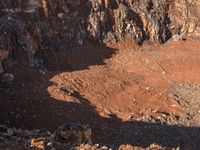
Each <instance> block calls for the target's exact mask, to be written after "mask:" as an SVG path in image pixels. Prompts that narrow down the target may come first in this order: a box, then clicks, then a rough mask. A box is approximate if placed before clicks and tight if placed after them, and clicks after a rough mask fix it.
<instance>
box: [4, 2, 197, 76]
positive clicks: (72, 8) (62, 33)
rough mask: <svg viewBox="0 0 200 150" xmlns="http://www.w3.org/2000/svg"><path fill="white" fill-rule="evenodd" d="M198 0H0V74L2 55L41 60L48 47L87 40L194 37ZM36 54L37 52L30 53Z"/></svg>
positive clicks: (54, 48)
mask: <svg viewBox="0 0 200 150" xmlns="http://www.w3.org/2000/svg"><path fill="white" fill-rule="evenodd" d="M199 16H200V0H195V1H194V0H18V1H16V0H1V2H0V29H1V30H0V73H1V72H3V70H5V69H6V68H9V67H7V66H8V65H5V63H4V62H3V61H4V60H5V59H6V60H7V59H8V56H12V57H13V56H17V55H19V54H21V53H25V54H26V55H27V59H28V60H29V63H30V65H31V66H40V65H41V64H45V59H44V57H45V54H46V53H47V52H48V51H57V50H66V49H69V48H73V49H74V48H79V47H81V46H82V45H84V44H85V43H87V41H88V40H92V41H95V42H98V43H101V44H105V45H107V44H113V43H117V42H119V41H123V40H125V39H131V40H133V41H135V42H136V43H137V44H142V43H143V42H144V41H152V42H155V43H165V42H166V41H168V40H169V39H174V40H177V39H183V38H184V39H185V38H187V37H199V36H200V17H199ZM36 56H37V57H36Z"/></svg>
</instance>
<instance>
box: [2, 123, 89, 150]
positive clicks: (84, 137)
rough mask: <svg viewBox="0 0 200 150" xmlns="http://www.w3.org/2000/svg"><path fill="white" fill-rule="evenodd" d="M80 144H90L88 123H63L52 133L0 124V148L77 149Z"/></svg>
mask: <svg viewBox="0 0 200 150" xmlns="http://www.w3.org/2000/svg"><path fill="white" fill-rule="evenodd" d="M81 144H84V145H85V144H90V145H92V140H91V129H90V128H89V126H88V125H79V124H65V125H63V126H60V127H59V128H58V129H57V130H56V131H55V132H54V133H51V132H49V131H47V130H38V129H36V130H22V129H16V128H9V127H7V126H5V125H1V126H0V149H4V148H5V149H8V148H11V149H18V150H19V149H37V150H46V149H51V150H54V149H77V147H78V146H80V145H81Z"/></svg>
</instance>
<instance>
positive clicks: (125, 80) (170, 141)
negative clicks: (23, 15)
mask: <svg viewBox="0 0 200 150" xmlns="http://www.w3.org/2000/svg"><path fill="white" fill-rule="evenodd" d="M199 47H200V42H199V41H197V40H187V41H179V42H174V43H172V44H169V45H168V44H166V45H162V46H155V45H154V46H152V45H149V44H145V45H144V46H135V45H132V44H131V42H130V41H127V42H126V43H121V44H118V45H116V46H115V48H112V49H111V48H103V47H98V46H94V45H92V44H89V45H88V46H85V47H84V48H82V49H81V50H74V51H69V52H67V53H65V54H57V53H52V54H49V56H48V59H49V62H53V63H49V66H48V68H49V70H50V71H43V70H37V69H34V68H29V67H26V63H25V61H21V62H20V63H19V62H18V63H16V65H15V67H14V68H15V69H14V71H13V74H14V75H15V83H14V84H13V86H11V87H9V88H7V89H6V90H1V91H0V92H1V93H0V99H1V101H0V111H1V112H4V113H2V114H1V115H0V119H1V120H0V121H8V120H9V121H10V124H11V125H15V126H16V125H17V126H20V127H21V126H23V127H24V128H48V129H50V130H53V129H55V128H56V127H57V126H59V125H61V124H63V123H65V122H74V123H75V122H78V123H86V124H90V126H91V128H92V130H93V139H94V143H101V144H104V145H108V146H110V147H117V146H118V145H121V144H131V145H134V146H138V147H147V146H149V145H150V144H152V143H158V144H160V145H162V146H166V147H170V148H172V147H181V148H185V149H186V148H188V147H189V148H190V149H192V150H193V149H198V147H200V145H199V139H200V134H199V133H200V118H199V117H198V116H199V110H200V109H199V108H200V85H199V84H200V76H199V75H200V67H199V66H200V51H199ZM21 60H22V58H21ZM22 64H23V65H22ZM71 64H73V65H71ZM7 112H9V113H7Z"/></svg>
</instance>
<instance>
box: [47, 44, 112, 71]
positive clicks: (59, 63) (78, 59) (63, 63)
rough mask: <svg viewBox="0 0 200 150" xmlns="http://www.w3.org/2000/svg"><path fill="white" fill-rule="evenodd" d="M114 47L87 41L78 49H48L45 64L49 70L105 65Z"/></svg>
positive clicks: (74, 69) (68, 69)
mask: <svg viewBox="0 0 200 150" xmlns="http://www.w3.org/2000/svg"><path fill="white" fill-rule="evenodd" d="M115 52H116V49H112V48H108V47H106V46H100V45H99V44H98V43H96V44H94V43H87V44H86V45H85V46H84V47H82V48H80V49H68V50H64V52H63V51H58V52H54V51H49V52H48V53H47V55H46V58H47V59H46V60H47V62H46V64H47V69H48V70H49V71H66V70H67V71H68V72H69V71H77V70H83V69H88V68H89V66H92V65H105V62H104V61H105V59H109V58H111V57H112V55H113V54H114V53H115Z"/></svg>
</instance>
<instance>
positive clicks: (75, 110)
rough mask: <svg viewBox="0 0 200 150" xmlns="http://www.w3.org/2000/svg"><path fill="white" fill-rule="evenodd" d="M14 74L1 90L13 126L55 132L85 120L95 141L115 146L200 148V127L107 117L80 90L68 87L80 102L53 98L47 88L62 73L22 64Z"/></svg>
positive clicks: (0, 108) (1, 116)
mask: <svg viewBox="0 0 200 150" xmlns="http://www.w3.org/2000/svg"><path fill="white" fill-rule="evenodd" d="M91 50H92V49H91ZM89 53H92V51H89ZM109 53H110V52H109ZM80 55H82V53H81V54H80ZM88 55H89V54H85V55H84V57H86V58H84V60H87V59H90V58H92V57H94V56H96V54H94V55H93V54H91V57H90V56H88ZM87 56H88V57H87ZM105 56H108V55H107V54H106V55H103V54H102V56H101V55H100V57H99V58H97V60H96V58H95V57H94V58H92V60H95V61H96V62H92V63H89V62H90V60H89V61H88V63H87V64H86V66H84V67H83V66H82V67H80V68H77V67H75V68H72V70H78V69H81V68H82V69H83V68H84V69H86V68H87V67H89V66H90V65H101V64H103V63H104V62H103V61H104V58H105ZM109 57H111V56H109ZM109 57H106V58H109ZM71 59H72V57H71ZM92 60H91V61H92ZM71 61H72V62H71ZM71 61H69V62H70V63H74V61H75V60H74V61H73V60H71ZM79 63H80V64H81V61H79V62H77V64H79ZM13 73H14V74H15V77H16V78H15V83H14V84H13V86H11V87H9V88H6V89H4V90H1V91H0V112H1V113H0V124H1V123H2V122H3V121H6V120H9V121H10V125H11V126H17V127H23V128H28V129H33V128H47V129H49V130H52V131H53V130H55V129H56V128H57V127H58V126H60V125H62V124H64V123H81V124H89V125H90V126H91V128H92V131H93V135H92V136H93V141H94V143H100V144H103V145H108V146H111V147H113V146H114V147H118V146H119V145H121V144H131V145H134V146H141V147H148V146H149V145H150V144H152V143H157V144H160V145H162V146H166V147H181V149H187V148H188V149H191V150H198V149H199V147H200V141H199V140H200V128H195V127H192V128H189V127H184V126H177V125H175V126H169V125H161V124H152V123H145V122H139V121H126V122H123V121H122V120H121V119H120V118H117V116H116V115H115V114H113V115H111V116H110V117H109V118H104V117H101V116H100V115H99V114H98V112H96V111H95V108H94V106H92V104H91V103H90V101H89V100H88V99H86V98H85V97H84V95H81V94H80V93H79V92H78V91H70V90H68V89H65V90H64V92H65V93H66V94H67V93H70V95H71V97H72V99H75V100H77V101H78V102H65V101H61V100H58V99H55V98H53V97H51V95H50V94H49V93H48V91H47V88H48V87H50V86H52V85H54V84H55V83H52V82H50V79H51V78H52V77H53V76H55V75H57V74H59V73H58V72H49V73H47V74H42V73H41V72H39V71H38V70H36V69H33V68H30V67H28V66H27V67H26V66H25V65H24V64H21V63H18V64H17V65H16V66H15V69H14V70H13ZM60 73H61V72H60ZM102 84H103V83H102Z"/></svg>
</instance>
